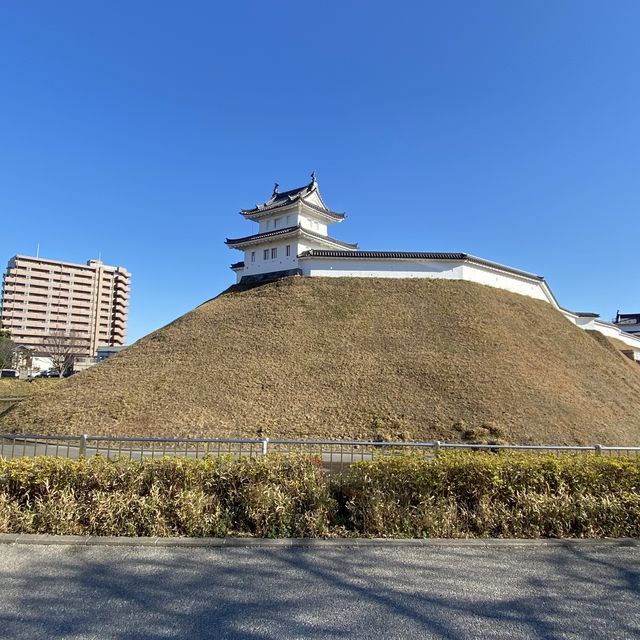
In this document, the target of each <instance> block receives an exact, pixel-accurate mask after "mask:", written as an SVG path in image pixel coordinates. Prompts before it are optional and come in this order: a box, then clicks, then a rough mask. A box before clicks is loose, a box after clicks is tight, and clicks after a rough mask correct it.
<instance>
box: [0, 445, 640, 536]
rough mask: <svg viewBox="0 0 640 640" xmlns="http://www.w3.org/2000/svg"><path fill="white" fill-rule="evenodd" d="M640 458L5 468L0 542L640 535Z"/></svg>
mask: <svg viewBox="0 0 640 640" xmlns="http://www.w3.org/2000/svg"><path fill="white" fill-rule="evenodd" d="M639 488H640V460H637V459H635V460H629V459H612V458H606V457H596V456H554V455H545V456H525V455H517V454H490V453H455V454H454V453H443V454H440V455H439V456H437V458H436V459H435V460H430V459H428V458H425V457H424V456H422V455H420V454H412V455H398V456H381V457H379V458H377V459H375V460H372V461H367V462H359V463H356V464H354V465H352V466H351V467H350V469H349V471H348V472H347V473H346V475H345V476H344V477H342V478H340V479H339V480H338V481H335V482H331V481H329V480H328V479H327V477H326V476H325V475H324V474H323V472H322V471H321V469H320V465H319V464H318V461H317V460H314V459H312V458H309V457H306V456H294V455H291V456H286V457H284V456H281V455H278V454H275V453H270V454H268V455H266V456H263V457H260V458H257V459H256V458H241V459H234V458H232V457H223V458H215V459H213V458H212V459H206V460H189V459H179V458H163V459H162V460H156V461H152V460H145V461H140V462H130V461H124V460H118V461H110V460H107V459H104V458H99V457H95V458H89V459H87V460H77V461H74V460H66V459H55V458H22V459H16V460H1V459H0V532H2V533H9V532H21V533H50V534H80V535H84V534H86V535H128V536H224V535H252V536H263V537H279V536H294V537H302V536H308V537H318V536H326V535H330V534H333V535H336V534H346V535H360V536H382V537H427V536H431V537H483V536H492V537H516V538H524V537H540V536H544V537H603V536H609V537H620V536H634V537H638V536H640V491H639Z"/></svg>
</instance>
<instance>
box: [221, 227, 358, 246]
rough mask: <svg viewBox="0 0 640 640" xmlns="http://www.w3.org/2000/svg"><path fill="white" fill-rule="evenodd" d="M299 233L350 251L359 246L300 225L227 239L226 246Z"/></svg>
mask: <svg viewBox="0 0 640 640" xmlns="http://www.w3.org/2000/svg"><path fill="white" fill-rule="evenodd" d="M297 232H301V233H303V234H304V235H306V236H309V237H310V238H313V239H317V240H320V241H324V242H332V243H334V244H337V245H339V246H342V247H345V248H348V249H351V248H353V249H355V248H357V246H358V245H357V244H350V243H348V242H342V240H336V239H335V238H332V237H330V236H323V235H321V234H319V233H316V232H315V231H311V230H309V229H305V228H304V227H302V226H300V225H299V224H298V225H296V226H294V227H285V228H284V229H276V230H275V231H266V232H264V233H256V234H254V235H252V236H245V237H244V238H227V239H226V240H225V244H226V245H227V246H229V247H232V248H233V247H234V246H235V245H241V244H245V243H247V242H254V241H256V240H263V239H268V238H277V237H279V236H286V235H289V234H292V233H297Z"/></svg>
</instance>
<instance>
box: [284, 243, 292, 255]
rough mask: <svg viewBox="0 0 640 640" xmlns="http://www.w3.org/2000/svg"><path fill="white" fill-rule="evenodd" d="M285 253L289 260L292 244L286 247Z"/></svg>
mask: <svg viewBox="0 0 640 640" xmlns="http://www.w3.org/2000/svg"><path fill="white" fill-rule="evenodd" d="M284 252H285V254H286V256H287V258H288V257H289V256H290V255H291V245H290V244H288V245H287V246H286V247H285V249H284Z"/></svg>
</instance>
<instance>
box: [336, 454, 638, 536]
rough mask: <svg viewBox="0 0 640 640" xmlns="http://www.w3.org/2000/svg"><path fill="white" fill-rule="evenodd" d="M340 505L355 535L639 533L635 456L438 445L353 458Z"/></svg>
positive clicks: (621, 534) (589, 534)
mask: <svg viewBox="0 0 640 640" xmlns="http://www.w3.org/2000/svg"><path fill="white" fill-rule="evenodd" d="M344 487H345V489H344V491H345V493H346V494H347V495H346V501H345V507H346V509H347V511H348V514H349V520H350V524H351V526H352V528H353V529H354V530H355V531H356V532H358V533H359V534H360V535H369V536H407V537H426V536H429V537H483V536H485V537H486V536H491V537H539V536H547V537H598V536H638V535H640V496H639V495H638V489H639V488H640V461H638V460H625V459H612V458H602V457H597V456H579V455H578V456H554V455H545V456H530V455H522V454H520V455H518V454H507V455H502V454H500V455H496V454H491V453H476V452H474V453H444V454H441V455H439V456H438V457H437V458H436V459H435V460H434V461H430V460H428V459H426V458H424V457H423V456H420V455H403V456H395V457H388V458H384V457H380V458H378V459H376V460H373V461H368V462H360V463H357V464H355V465H353V466H352V467H351V468H350V470H349V472H348V475H347V477H346V479H345V483H344Z"/></svg>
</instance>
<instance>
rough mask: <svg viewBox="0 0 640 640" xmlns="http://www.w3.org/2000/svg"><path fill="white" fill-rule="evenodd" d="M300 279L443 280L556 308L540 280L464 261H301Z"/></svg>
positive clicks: (549, 293)
mask: <svg viewBox="0 0 640 640" xmlns="http://www.w3.org/2000/svg"><path fill="white" fill-rule="evenodd" d="M300 266H301V268H302V273H303V275H306V276H321V277H330V278H331V277H332V278H349V277H351V278H443V279H445V280H468V281H470V282H477V283H478V284H484V285H487V286H490V287H495V288H497V289H506V290H507V291H512V292H513V293H519V294H520V295H523V296H528V297H529V298H535V299H537V300H544V301H546V302H549V303H551V304H553V306H554V307H555V306H557V303H556V302H555V300H554V298H553V296H552V295H551V292H550V291H549V290H548V287H547V286H546V283H545V282H544V281H543V280H537V279H534V278H527V277H526V276H520V275H518V274H515V273H514V274H511V273H508V272H505V271H498V270H496V269H492V268H490V267H488V266H484V265H478V264H473V263H469V262H467V261H465V260H446V261H445V260H443V261H438V260H401V259H397V260H393V259H389V260H366V259H362V260H354V259H347V260H328V259H326V258H325V259H322V258H303V259H301V260H300Z"/></svg>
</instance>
